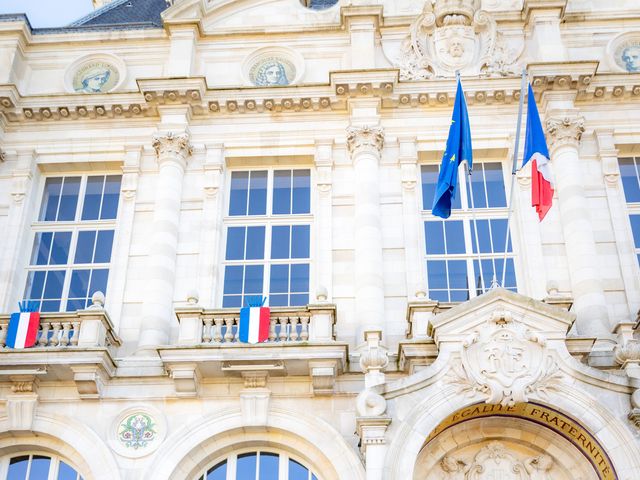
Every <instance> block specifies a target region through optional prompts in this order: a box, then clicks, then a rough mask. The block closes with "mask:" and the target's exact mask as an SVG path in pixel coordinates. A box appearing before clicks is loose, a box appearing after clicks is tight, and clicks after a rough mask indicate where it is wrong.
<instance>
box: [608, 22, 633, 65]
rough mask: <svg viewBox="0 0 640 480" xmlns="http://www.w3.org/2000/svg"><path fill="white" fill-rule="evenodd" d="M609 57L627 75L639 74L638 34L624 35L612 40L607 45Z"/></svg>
mask: <svg viewBox="0 0 640 480" xmlns="http://www.w3.org/2000/svg"><path fill="white" fill-rule="evenodd" d="M608 50H609V55H610V56H611V57H613V58H612V59H613V63H615V65H616V67H618V68H619V69H620V70H623V71H625V72H629V73H636V72H640V32H631V33H625V34H622V35H620V36H619V37H616V38H615V39H613V40H612V41H611V43H610V45H609V49H608Z"/></svg>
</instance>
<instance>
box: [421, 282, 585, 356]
mask: <svg viewBox="0 0 640 480" xmlns="http://www.w3.org/2000/svg"><path fill="white" fill-rule="evenodd" d="M496 316H502V317H505V318H508V319H509V320H508V321H509V322H513V323H516V324H518V325H519V326H520V327H521V328H523V329H525V330H527V331H530V332H534V333H536V334H540V335H542V336H543V337H544V338H546V339H547V340H564V339H565V337H566V334H567V332H568V331H569V329H570V328H571V325H572V324H573V322H574V320H575V314H573V313H570V312H568V311H566V310H563V309H561V308H558V307H555V306H552V305H549V304H547V303H544V302H541V301H538V300H534V299H532V298H529V297H526V296H524V295H520V294H518V293H514V292H511V291H508V290H505V289H503V288H497V289H494V290H491V291H489V292H488V293H486V294H484V295H480V296H478V297H476V298H474V299H471V300H469V301H467V302H465V303H462V304H460V305H457V306H455V307H453V308H451V309H450V310H448V311H446V312H444V313H440V314H438V315H436V316H434V317H433V318H432V319H431V335H432V337H433V339H434V340H435V342H436V344H437V345H438V348H441V347H442V344H443V343H444V344H446V343H459V342H462V341H464V340H465V338H467V337H468V336H469V335H471V334H473V333H474V332H477V331H480V330H482V329H484V328H485V326H486V325H487V323H488V322H491V319H492V318H496Z"/></svg>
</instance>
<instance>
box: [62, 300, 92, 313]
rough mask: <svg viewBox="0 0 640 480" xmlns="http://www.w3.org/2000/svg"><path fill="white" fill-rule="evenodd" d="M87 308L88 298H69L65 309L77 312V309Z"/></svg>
mask: <svg viewBox="0 0 640 480" xmlns="http://www.w3.org/2000/svg"><path fill="white" fill-rule="evenodd" d="M85 308H87V299H86V298H69V299H67V306H66V308H65V310H66V311H67V312H75V311H76V310H84V309H85Z"/></svg>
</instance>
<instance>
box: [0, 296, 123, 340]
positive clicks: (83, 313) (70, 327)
mask: <svg viewBox="0 0 640 480" xmlns="http://www.w3.org/2000/svg"><path fill="white" fill-rule="evenodd" d="M9 318H10V315H0V350H12V349H9V348H8V347H7V346H6V340H7V331H8V328H9ZM111 345H113V346H119V345H120V339H119V338H118V336H117V334H116V333H115V329H114V327H113V324H112V323H111V319H110V318H109V315H108V314H107V312H106V311H105V310H104V308H102V305H101V304H100V303H99V302H98V303H96V302H94V304H93V305H92V306H91V307H90V308H88V309H86V310H78V311H76V312H60V313H41V314H40V328H39V329H38V336H37V340H36V344H35V345H34V347H33V348H38V347H43V348H45V347H46V348H87V347H104V346H111Z"/></svg>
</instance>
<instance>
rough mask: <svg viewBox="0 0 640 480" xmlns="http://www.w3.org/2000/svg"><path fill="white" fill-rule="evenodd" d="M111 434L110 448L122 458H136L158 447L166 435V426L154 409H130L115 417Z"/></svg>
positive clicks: (141, 407) (160, 415)
mask: <svg viewBox="0 0 640 480" xmlns="http://www.w3.org/2000/svg"><path fill="white" fill-rule="evenodd" d="M111 432H112V433H111V435H109V444H110V445H111V448H113V449H114V450H115V451H116V452H117V453H119V454H120V455H122V456H124V457H129V458H138V457H143V456H145V455H148V454H150V453H152V452H153V451H155V450H156V448H158V447H159V446H160V444H161V443H162V441H163V440H164V437H165V435H166V424H165V421H164V417H163V416H162V414H161V413H160V412H157V411H155V409H152V408H149V407H147V406H140V407H132V408H129V409H127V410H125V411H124V412H122V413H121V414H120V415H119V416H118V417H116V419H115V421H114V422H113V424H112V430H111Z"/></svg>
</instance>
